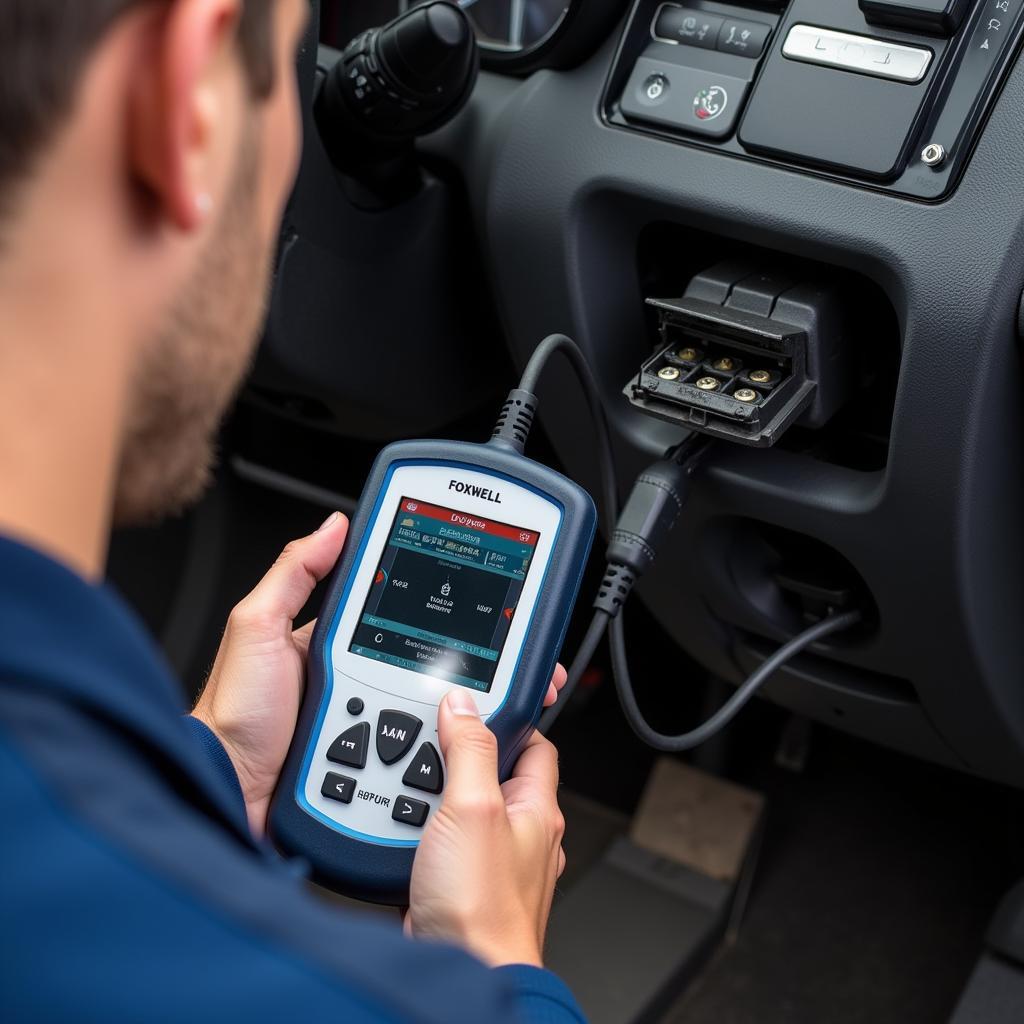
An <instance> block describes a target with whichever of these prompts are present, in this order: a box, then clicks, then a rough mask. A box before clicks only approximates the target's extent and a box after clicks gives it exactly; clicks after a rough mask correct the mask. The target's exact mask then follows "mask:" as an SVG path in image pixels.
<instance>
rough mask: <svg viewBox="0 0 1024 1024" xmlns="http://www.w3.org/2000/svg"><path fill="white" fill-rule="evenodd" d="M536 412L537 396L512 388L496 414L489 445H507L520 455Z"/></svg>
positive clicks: (530, 392)
mask: <svg viewBox="0 0 1024 1024" xmlns="http://www.w3.org/2000/svg"><path fill="white" fill-rule="evenodd" d="M536 412H537V396H536V395H535V394H533V392H532V391H524V390H523V389H522V388H513V389H512V390H511V391H510V392H509V393H508V398H506V399H505V404H504V405H503V406H502V407H501V412H500V413H499V414H498V422H497V423H496V424H495V425H494V430H493V431H492V433H491V443H492V444H494V443H498V444H504V445H507V446H509V447H512V448H514V449H515V450H516V451H517V452H519V453H520V454H522V452H523V449H524V448H525V447H526V439H527V438H528V437H529V436H530V428H531V427H532V426H533V417H534V416H535V415H536Z"/></svg>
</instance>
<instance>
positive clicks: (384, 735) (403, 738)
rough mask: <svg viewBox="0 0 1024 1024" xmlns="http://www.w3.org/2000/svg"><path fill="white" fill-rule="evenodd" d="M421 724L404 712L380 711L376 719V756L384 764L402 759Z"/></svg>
mask: <svg viewBox="0 0 1024 1024" xmlns="http://www.w3.org/2000/svg"><path fill="white" fill-rule="evenodd" d="M421 725H423V723H422V722H421V721H420V720H419V719H418V718H416V717H415V716H414V715H407V714H406V713H405V712H404V711H382V712H381V713H380V717H379V718H378V719H377V756H378V757H379V758H380V759H381V760H382V761H383V762H384V763H385V764H394V763H395V762H396V761H397V760H398V759H399V758H401V757H404V756H405V753H406V751H407V750H408V749H409V748H410V747H411V746H412V745H413V742H414V741H415V739H416V737H417V736H418V735H419V732H420V726H421Z"/></svg>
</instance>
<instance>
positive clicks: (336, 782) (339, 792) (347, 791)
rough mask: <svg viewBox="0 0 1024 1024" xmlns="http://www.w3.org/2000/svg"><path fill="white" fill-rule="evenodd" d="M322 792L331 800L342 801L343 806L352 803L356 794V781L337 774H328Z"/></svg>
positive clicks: (321, 788)
mask: <svg viewBox="0 0 1024 1024" xmlns="http://www.w3.org/2000/svg"><path fill="white" fill-rule="evenodd" d="M320 792H321V793H322V794H323V795H324V796H325V797H327V798H328V799H330V800H340V801H341V802H342V803H343V804H350V803H352V797H353V796H355V793H356V780H355V779H350V778H349V777H348V776H347V775H339V774H338V773H337V772H328V773H327V775H326V777H325V778H324V784H323V785H322V786H321V787H320Z"/></svg>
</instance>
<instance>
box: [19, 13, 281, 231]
mask: <svg viewBox="0 0 1024 1024" xmlns="http://www.w3.org/2000/svg"><path fill="white" fill-rule="evenodd" d="M146 2H148V3H156V2H159V3H164V4H170V3H173V2H174V0H0V214H2V213H3V212H4V210H5V207H6V206H7V201H8V199H9V197H10V193H11V189H12V186H13V185H14V184H15V183H16V181H17V180H18V179H19V178H21V177H23V176H24V175H25V174H26V173H27V172H28V171H29V170H30V168H31V166H32V162H33V160H34V159H35V158H36V156H37V155H38V154H39V152H40V151H41V150H42V149H43V147H44V146H45V144H46V143H47V142H48V141H49V140H50V138H51V137H52V135H53V134H54V132H55V131H56V129H57V128H58V126H59V125H60V123H61V121H62V119H63V118H64V116H65V115H66V114H67V113H68V112H69V110H70V109H71V105H72V101H73V98H74V92H75V86H76V85H77V84H78V80H79V78H80V76H81V74H82V72H83V70H84V67H85V64H86V62H87V60H88V58H89V56H90V54H91V53H92V50H93V48H94V47H95V46H96V45H97V44H98V43H99V41H100V40H101V39H102V37H103V35H104V34H105V33H106V32H107V30H108V29H109V28H110V27H111V26H112V25H113V23H114V22H115V21H116V20H117V19H118V18H119V17H120V16H121V15H122V14H124V13H125V12H126V11H128V10H130V9H131V8H132V7H137V6H139V5H140V4H142V3H146ZM274 3H275V0H243V7H242V15H241V19H240V21H239V24H238V31H237V35H238V44H239V47H240V49H241V53H242V58H243V61H244V64H245V68H246V72H247V74H248V77H249V81H250V84H251V87H252V90H253V93H254V95H256V96H266V95H267V94H268V93H269V92H270V90H271V88H272V86H273V84H274V55H273V31H272V17H273V7H274Z"/></svg>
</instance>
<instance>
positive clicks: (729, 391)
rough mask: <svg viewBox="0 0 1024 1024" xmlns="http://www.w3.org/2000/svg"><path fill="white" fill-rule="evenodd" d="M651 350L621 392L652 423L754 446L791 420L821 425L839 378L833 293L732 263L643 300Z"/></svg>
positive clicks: (839, 335)
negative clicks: (673, 293) (678, 290)
mask: <svg viewBox="0 0 1024 1024" xmlns="http://www.w3.org/2000/svg"><path fill="white" fill-rule="evenodd" d="M647 303H648V305H650V306H652V307H653V308H655V309H656V310H657V315H658V334H659V338H660V344H659V345H658V348H657V349H656V351H655V353H654V354H653V355H652V356H651V357H650V358H648V359H647V360H646V361H645V362H644V363H643V365H642V366H641V367H640V371H639V373H638V374H637V376H636V377H635V378H633V379H632V380H630V382H629V383H628V384H627V385H626V387H625V389H624V393H625V395H626V397H627V398H628V399H629V400H630V402H631V403H632V404H633V405H634V406H635V407H637V408H639V409H641V410H643V411H644V412H646V413H648V414H650V415H652V416H656V417H658V418H659V419H663V420H667V421H668V422H670V423H676V424H678V425H680V426H684V427H688V428H689V429H692V430H697V431H700V432H701V433H704V434H708V435H710V436H713V437H721V438H724V439H727V440H731V441H736V442H739V443H740V444H746V445H753V446H757V447H769V446H770V445H773V444H774V443H775V442H776V441H777V440H778V439H779V438H780V437H781V436H782V434H783V433H784V432H785V431H786V429H787V428H788V427H789V426H791V425H792V424H793V423H797V422H799V423H801V424H802V425H804V426H808V427H819V426H823V425H824V424H825V423H826V422H827V421H828V419H829V418H830V417H831V416H832V414H833V413H834V412H835V411H836V410H837V409H838V408H839V406H840V405H841V404H842V401H843V399H844V397H845V388H846V386H847V381H848V377H849V375H848V373H847V372H846V370H847V368H846V365H845V363H846V360H845V357H844V346H843V321H842V316H841V310H840V303H839V299H838V295H837V293H836V292H835V291H834V290H833V289H831V288H829V287H828V286H823V285H816V284H806V283H800V282H797V281H793V280H789V279H787V278H784V277H779V276H776V275H772V274H764V273H759V272H757V271H756V270H755V269H753V268H751V267H749V266H746V265H743V264H737V263H724V264H719V265H718V266H715V267H712V268H711V269H709V270H707V271H705V272H704V273H702V274H699V275H697V277H695V278H694V279H693V280H692V281H691V282H690V284H689V286H688V287H687V289H686V292H685V293H684V295H683V296H682V297H681V298H679V299H659V298H649V299H647Z"/></svg>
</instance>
